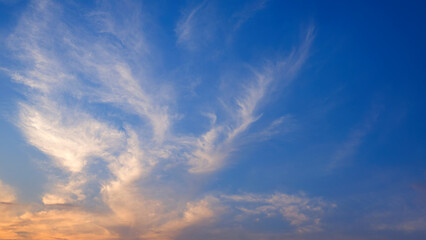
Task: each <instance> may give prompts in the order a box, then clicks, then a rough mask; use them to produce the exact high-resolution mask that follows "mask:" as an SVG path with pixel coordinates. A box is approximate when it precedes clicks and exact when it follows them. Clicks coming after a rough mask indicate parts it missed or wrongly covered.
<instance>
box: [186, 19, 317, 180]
mask: <svg viewBox="0 0 426 240" xmlns="http://www.w3.org/2000/svg"><path fill="white" fill-rule="evenodd" d="M313 37H314V35H313V28H310V29H309V30H308V32H307V35H306V37H305V39H304V40H303V42H302V43H301V46H300V48H299V49H298V50H297V51H294V52H293V53H291V54H290V56H289V57H288V58H287V59H285V60H282V61H279V62H277V63H275V64H273V65H268V66H265V67H264V68H263V69H262V70H261V71H257V70H255V69H252V73H253V79H251V80H250V81H247V82H245V84H244V86H243V90H242V91H241V93H240V94H239V96H238V97H236V98H235V99H234V101H235V102H234V103H224V104H225V105H226V107H227V108H229V109H230V111H229V112H230V113H231V114H230V116H229V119H230V120H229V121H227V122H225V123H223V124H213V125H212V127H211V128H210V129H209V130H208V131H207V132H206V133H204V134H203V135H202V136H201V137H200V138H198V139H197V140H196V141H195V143H194V145H195V149H194V150H193V152H192V153H191V154H188V155H187V157H188V158H189V164H190V165H191V166H192V167H191V169H190V171H191V172H193V173H204V172H211V171H214V170H217V169H219V168H221V167H222V166H223V164H224V161H225V159H226V158H227V157H228V156H229V154H230V153H231V152H233V151H234V150H235V148H236V147H237V145H238V138H239V137H240V136H241V135H242V134H243V133H245V132H246V131H247V130H248V129H249V128H250V126H251V125H252V124H253V123H255V122H256V121H257V120H258V119H259V118H260V117H261V113H260V111H259V105H260V104H261V102H262V101H264V100H265V98H266V96H267V94H268V92H270V91H271V89H270V87H271V85H272V84H274V83H276V82H280V81H281V82H284V83H288V82H290V81H291V79H293V78H294V76H295V75H296V74H297V72H298V71H299V69H300V68H301V65H302V64H303V62H304V61H305V60H306V58H307V57H308V52H309V47H310V44H311V42H312V40H313ZM212 116H214V117H215V115H214V114H212ZM282 120H283V119H281V121H282ZM277 121H278V122H279V121H280V120H277ZM278 122H275V124H278Z"/></svg>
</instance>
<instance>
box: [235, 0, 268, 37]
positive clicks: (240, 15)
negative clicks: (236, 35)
mask: <svg viewBox="0 0 426 240" xmlns="http://www.w3.org/2000/svg"><path fill="white" fill-rule="evenodd" d="M268 1H269V0H256V1H252V2H249V3H247V4H246V5H245V6H244V8H243V9H241V10H240V11H238V12H236V13H234V15H233V18H235V19H236V22H235V25H234V31H236V30H237V29H239V28H240V27H241V25H243V24H244V23H245V22H246V21H247V20H249V19H250V18H251V17H253V16H254V15H255V14H256V13H257V12H258V11H260V10H262V9H264V8H265V7H266V4H267V3H268Z"/></svg>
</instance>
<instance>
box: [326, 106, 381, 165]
mask: <svg viewBox="0 0 426 240" xmlns="http://www.w3.org/2000/svg"><path fill="white" fill-rule="evenodd" d="M380 112H381V106H379V105H374V106H373V108H372V110H371V111H370V112H369V114H368V115H367V117H366V118H365V120H364V121H363V123H362V124H361V126H359V127H357V128H355V129H353V130H352V131H351V132H350V134H349V136H348V138H347V140H346V141H345V142H343V143H342V144H341V145H340V146H339V148H338V149H337V150H336V151H335V153H334V155H333V157H332V160H331V162H330V164H329V166H328V170H332V169H334V168H336V167H338V166H339V165H340V164H342V161H344V160H346V159H348V158H350V157H351V156H352V155H354V154H355V153H356V151H357V149H358V148H359V146H360V145H361V144H362V142H363V139H364V137H365V136H366V135H367V134H368V133H369V132H370V131H371V129H372V127H373V126H374V124H375V123H376V121H377V118H378V117H379V115H380Z"/></svg>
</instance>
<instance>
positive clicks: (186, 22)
mask: <svg viewBox="0 0 426 240" xmlns="http://www.w3.org/2000/svg"><path fill="white" fill-rule="evenodd" d="M206 3H207V1H203V2H201V3H200V4H198V5H197V6H196V7H195V8H193V9H190V10H189V11H187V13H186V14H184V15H182V17H181V18H180V19H179V21H178V23H177V25H176V28H175V32H176V35H177V42H178V43H183V42H185V41H189V40H190V39H191V37H192V34H194V32H193V31H194V28H195V26H194V25H195V24H196V22H197V18H196V17H197V16H196V15H197V13H198V12H199V11H200V9H201V8H203V7H204V6H205V5H206Z"/></svg>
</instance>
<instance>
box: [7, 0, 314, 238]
mask: <svg viewBox="0 0 426 240" xmlns="http://www.w3.org/2000/svg"><path fill="white" fill-rule="evenodd" d="M206 4H207V3H206V2H203V3H201V4H200V5H198V6H197V7H195V8H194V9H193V10H191V11H189V12H188V15H186V17H185V18H183V20H182V21H181V22H180V23H179V24H178V27H177V30H176V32H177V34H178V38H179V39H182V41H184V40H185V39H187V38H188V37H189V36H190V35H191V31H192V30H191V24H193V21H194V18H195V17H196V16H197V14H199V11H201V10H202V9H203V8H204V7H206ZM128 7H129V8H130V10H131V9H132V8H133V7H134V6H133V5H131V6H128ZM137 9H138V8H137ZM115 10H116V9H114V7H111V6H110V7H108V6H107V7H105V6H100V7H99V8H98V9H96V10H95V11H91V12H88V13H84V14H82V15H81V16H83V17H82V19H80V21H82V22H83V23H84V24H82V25H81V26H75V25H74V24H72V23H73V21H71V20H74V19H73V17H75V16H72V17H70V16H69V15H67V14H68V13H67V12H66V11H64V9H62V7H61V5H60V4H59V3H57V2H51V1H39V2H32V3H31V4H30V6H29V9H28V10H27V11H26V12H25V13H24V15H23V17H22V19H21V20H20V22H19V24H18V26H17V29H16V31H15V32H14V34H12V36H11V37H10V40H9V47H10V48H11V50H12V51H13V52H14V53H15V56H17V57H18V58H19V60H20V61H21V62H22V67H19V68H17V69H13V70H12V69H9V70H8V72H9V73H10V75H11V78H12V79H13V80H14V81H16V82H17V83H19V84H22V86H23V88H22V91H23V93H24V94H25V99H23V100H22V101H21V102H20V103H19V114H18V116H17V119H16V125H17V126H18V127H19V128H20V129H21V131H22V133H23V134H24V136H25V137H26V139H27V140H28V143H30V144H31V145H33V146H34V147H36V148H37V149H39V150H40V151H41V152H43V153H44V154H45V155H46V156H48V157H49V158H50V159H51V167H52V168H55V169H59V170H60V173H59V174H58V175H54V176H49V177H48V179H51V181H50V182H49V183H48V184H47V189H46V191H45V192H43V193H42V194H40V196H41V199H40V202H42V204H41V205H34V206H32V205H25V206H14V207H12V208H13V209H15V210H13V211H12V210H10V214H8V216H7V219H6V217H5V220H4V221H3V222H1V224H2V225H1V226H0V231H1V232H2V234H3V233H4V234H6V235H5V236H7V238H18V239H19V238H34V239H36V238H47V237H48V236H49V237H56V238H65V237H70V238H76V239H110V238H123V239H132V238H142V239H144V238H147V239H173V238H175V237H176V236H177V235H179V234H180V232H181V231H182V230H183V229H185V228H187V227H189V226H193V225H197V224H203V223H209V222H211V221H214V220H215V219H218V218H220V216H221V212H222V211H223V209H226V208H227V206H226V203H227V202H229V201H231V200H232V201H233V202H234V203H233V204H234V205H238V203H239V202H241V201H239V200H236V199H235V196H233V197H231V196H227V197H223V196H218V194H208V193H205V192H197V193H196V194H194V195H190V196H186V195H184V194H182V193H179V192H172V191H169V190H168V186H167V184H168V183H169V182H167V181H166V182H164V181H161V180H159V179H160V177H161V173H163V172H164V171H173V170H175V171H176V172H178V173H179V174H182V175H184V176H185V178H192V177H194V173H197V174H198V175H199V174H203V173H211V172H214V171H217V170H220V169H221V168H222V167H223V166H225V165H226V161H227V160H228V159H229V156H230V154H231V153H233V152H236V151H237V150H238V147H239V146H240V145H241V144H242V143H244V141H241V137H242V136H244V134H248V130H249V129H250V127H251V126H252V125H253V124H254V123H256V122H257V121H258V120H259V119H260V118H261V116H262V112H261V106H262V104H263V103H266V102H267V100H268V98H267V96H268V94H269V93H270V92H271V89H272V87H273V86H274V84H279V83H282V84H284V83H283V82H286V83H288V82H290V81H291V79H293V78H294V76H295V75H296V74H297V73H298V72H299V70H300V69H301V67H302V65H303V63H304V62H305V60H306V59H307V57H308V55H309V47H310V45H311V42H312V40H313V38H314V34H313V29H309V30H308V32H307V34H306V37H305V38H304V39H303V40H302V41H301V43H300V46H299V47H298V48H297V49H296V50H294V51H293V52H292V53H291V54H290V55H289V56H287V57H283V58H282V59H280V60H279V61H276V62H275V63H270V64H265V65H264V66H261V67H253V66H252V67H249V69H250V70H248V71H249V72H250V73H251V76H252V78H251V79H247V80H242V81H241V82H242V86H241V89H240V90H239V91H238V94H237V95H236V97H235V98H233V99H232V101H230V102H223V103H224V106H225V107H226V108H227V109H229V110H230V111H229V114H228V115H227V116H221V119H224V121H217V116H218V114H217V113H208V114H206V115H207V116H208V117H209V118H210V119H211V126H210V127H209V128H208V129H207V130H206V131H205V132H204V133H203V134H201V135H200V136H193V135H189V136H181V135H179V136H177V135H175V134H174V133H173V131H172V129H173V128H172V126H173V124H174V123H175V122H174V121H175V120H176V119H175V118H174V117H173V116H174V115H173V111H174V109H172V106H173V105H174V104H175V102H176V101H177V99H170V96H169V94H167V93H165V94H162V93H161V91H158V90H159V89H161V87H162V86H160V85H159V84H158V81H157V79H156V78H154V77H153V76H151V75H150V74H149V71H148V70H147V69H148V68H149V66H150V65H149V61H148V60H149V58H150V57H152V56H153V54H152V52H151V51H152V50H151V49H150V47H149V43H148V41H146V37H145V35H144V32H143V31H142V30H140V28H139V27H140V26H136V27H134V28H133V27H132V26H133V25H132V24H128V23H129V21H131V22H133V20H134V21H135V22H141V20H140V17H141V16H140V15H141V14H140V12H138V11H130V10H129V9H128V10H129V12H130V13H132V15H131V16H130V17H129V18H126V17H123V16H122V15H121V14H119V13H117V12H116V11H115ZM118 12H120V11H118ZM129 19H131V20H129ZM135 19H136V20H135ZM128 49H132V51H129V50H128ZM133 50H134V51H133ZM218 98H220V96H219V95H218ZM172 103H173V104H172ZM106 112H109V113H112V114H111V115H106V114H105V113H106ZM283 123H285V119H284V118H279V119H277V120H275V121H273V122H272V123H271V125H270V126H269V127H267V128H266V129H264V131H263V132H264V134H265V135H268V136H271V135H272V134H273V133H275V129H276V126H278V125H280V124H283ZM261 131H262V130H261ZM164 166H167V167H164ZM93 167H95V168H99V169H100V170H102V171H101V172H102V173H98V172H93V171H92V170H91V169H92V168H93ZM170 168H173V169H171V170H170ZM169 181H170V182H173V183H174V184H179V183H175V182H176V179H171V180H169ZM181 185H182V188H183V187H185V186H184V183H181ZM7 189H8V188H7V187H5V186H3V185H1V184H0V193H2V195H1V196H2V199H3V200H2V201H4V202H12V201H14V200H15V197H13V198H12V196H14V195H13V194H12V193H11V192H12V191H9V190H7ZM247 196H249V195H247ZM247 196H244V197H247ZM256 198H257V199H258V201H257V202H256V203H257V204H258V205H259V206H258V207H256V208H255V209H253V210H250V211H254V212H258V213H259V214H261V212H262V211H263V213H265V214H271V213H273V212H280V213H281V214H282V215H283V216H284V217H285V218H286V219H288V220H289V221H290V222H291V223H292V224H293V223H294V225H299V223H302V222H307V221H310V220H307V219H308V217H306V219H305V217H303V216H305V215H304V214H305V213H304V212H305V211H308V210H307V209H306V206H308V205H309V206H310V204H311V203H310V202H309V201H310V200H308V199H306V198H302V197H294V196H290V195H285V194H276V195H273V196H257V197H256ZM170 199H172V200H170ZM291 199H293V200H294V199H295V200H294V201H296V202H294V203H293V202H291V201H293V200H291ZM289 201H290V202H289ZM243 202H244V201H243ZM286 204H287V205H288V206H287V205H286ZM294 204H295V206H297V207H295V206H293V205H294ZM93 205H96V208H92V206H93ZM313 205H317V203H314V204H313ZM70 208H72V209H70ZM9 209H11V208H10V207H9ZM16 209H21V211H16ZM240 209H243V208H240ZM247 209H248V208H247ZM243 212H244V211H243ZM309 219H310V218H309ZM2 237H3V236H2Z"/></svg>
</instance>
